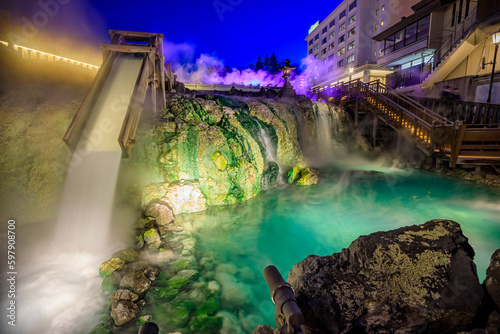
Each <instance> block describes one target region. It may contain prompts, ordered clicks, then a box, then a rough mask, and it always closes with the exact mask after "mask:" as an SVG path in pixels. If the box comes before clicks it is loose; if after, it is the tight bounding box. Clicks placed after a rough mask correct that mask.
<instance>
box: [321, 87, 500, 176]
mask: <svg viewBox="0 0 500 334" xmlns="http://www.w3.org/2000/svg"><path fill="white" fill-rule="evenodd" d="M318 97H319V98H323V99H325V100H329V101H333V102H334V103H335V102H337V103H348V104H350V105H351V106H352V109H353V110H352V114H353V118H354V124H355V125H358V123H359V116H360V114H361V113H362V112H363V111H364V113H368V114H371V115H372V116H373V136H372V137H373V140H374V144H375V140H376V131H377V126H378V120H382V121H383V122H385V123H386V124H387V125H388V126H390V127H391V128H392V129H394V130H395V131H397V132H398V133H399V134H402V135H403V136H405V137H406V138H409V139H410V140H411V141H412V142H413V143H414V144H415V145H416V146H417V147H418V148H419V149H420V150H421V151H422V152H423V153H424V154H426V155H427V156H429V157H430V156H432V157H434V158H436V159H439V160H446V161H449V165H450V167H455V166H456V165H457V164H469V165H495V164H500V105H492V104H486V103H475V102H464V101H444V100H438V99H413V98H410V97H408V96H405V95H403V94H400V93H398V92H396V91H394V90H392V89H389V88H388V87H387V86H385V85H384V84H382V83H380V82H379V81H372V82H368V83H363V82H361V81H360V80H355V81H350V82H346V83H344V82H342V83H339V84H336V85H333V86H331V87H330V88H329V89H326V90H324V91H322V92H321V93H320V94H319V96H318ZM444 115H446V116H447V117H445V116H444Z"/></svg>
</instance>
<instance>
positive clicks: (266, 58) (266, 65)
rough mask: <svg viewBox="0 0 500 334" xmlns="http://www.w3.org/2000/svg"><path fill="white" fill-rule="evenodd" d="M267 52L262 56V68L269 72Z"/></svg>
mask: <svg viewBox="0 0 500 334" xmlns="http://www.w3.org/2000/svg"><path fill="white" fill-rule="evenodd" d="M269 61H270V60H269V54H268V53H266V56H265V57H264V70H266V71H268V72H269V65H270V63H269Z"/></svg>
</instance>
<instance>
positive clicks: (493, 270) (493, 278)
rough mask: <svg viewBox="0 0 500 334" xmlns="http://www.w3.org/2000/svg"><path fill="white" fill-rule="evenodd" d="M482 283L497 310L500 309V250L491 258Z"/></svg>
mask: <svg viewBox="0 0 500 334" xmlns="http://www.w3.org/2000/svg"><path fill="white" fill-rule="evenodd" d="M484 283H485V285H486V290H487V291H488V293H489V295H490V296H491V298H492V299H493V301H494V302H495V304H496V306H497V309H500V249H497V250H496V251H495V253H493V255H492V256H491V261H490V265H489V267H488V269H487V270H486V279H485V280H484Z"/></svg>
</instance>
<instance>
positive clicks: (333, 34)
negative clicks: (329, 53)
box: [330, 31, 335, 39]
mask: <svg viewBox="0 0 500 334" xmlns="http://www.w3.org/2000/svg"><path fill="white" fill-rule="evenodd" d="M334 36H335V31H332V32H331V33H330V39H331V38H333V37H334Z"/></svg>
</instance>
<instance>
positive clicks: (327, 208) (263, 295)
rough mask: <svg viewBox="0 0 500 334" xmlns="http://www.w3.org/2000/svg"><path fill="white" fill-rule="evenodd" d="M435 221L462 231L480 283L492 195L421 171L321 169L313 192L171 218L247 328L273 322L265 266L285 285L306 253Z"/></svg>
mask: <svg viewBox="0 0 500 334" xmlns="http://www.w3.org/2000/svg"><path fill="white" fill-rule="evenodd" d="M438 218H442V219H451V220H454V221H456V222H458V223H459V224H460V225H461V226H462V229H463V231H464V234H465V235H466V236H467V237H468V238H469V242H470V244H471V245H472V246H473V248H474V250H475V252H476V256H475V263H476V265H477V269H478V275H479V278H480V280H481V281H483V280H484V277H485V273H486V269H487V267H488V264H489V261H490V257H491V255H492V254H493V252H494V251H495V250H496V249H498V248H500V193H499V192H498V191H496V190H494V189H491V188H486V187H484V186H480V185H475V184H474V183H471V182H465V181H457V180H454V179H451V178H448V177H445V176H439V175H435V174H432V173H429V172H425V171H402V170H390V169H386V170H384V172H380V173H365V172H361V171H360V172H347V171H341V170H338V169H337V170H334V171H322V173H321V176H320V182H319V184H318V185H316V186H311V187H296V186H283V187H278V188H274V189H269V190H267V191H264V192H262V193H261V194H260V195H259V196H258V197H256V198H254V199H252V200H250V201H248V202H246V203H243V204H240V205H234V206H229V207H219V208H212V209H210V210H207V211H206V212H202V213H198V214H191V215H181V216H179V217H178V218H177V221H178V222H179V223H180V224H183V225H186V226H188V228H189V227H191V228H192V229H193V233H194V237H195V239H196V240H197V246H196V247H197V248H196V257H197V259H198V262H199V263H200V266H201V269H202V270H203V271H202V275H203V276H204V277H205V278H206V279H207V280H213V279H214V278H215V279H216V280H217V281H218V282H219V283H220V284H221V285H222V291H223V296H224V295H225V297H227V298H224V297H223V299H222V302H221V309H223V313H224V312H226V316H228V317H233V320H236V318H237V320H238V321H241V323H242V327H243V329H244V330H248V331H249V332H251V330H252V329H253V327H252V326H255V325H257V324H259V323H266V324H270V325H273V326H274V306H273V304H272V302H271V300H270V296H269V289H268V287H267V285H266V283H265V281H264V279H263V276H262V271H263V269H264V268H265V267H266V266H268V265H271V264H272V265H275V266H276V267H277V268H278V269H279V270H280V272H281V273H282V275H283V277H284V278H285V279H286V278H287V276H288V272H289V271H290V269H291V268H292V267H293V265H294V264H296V263H298V262H300V261H301V260H302V259H304V258H305V257H307V256H308V255H310V254H315V255H322V256H323V255H330V254H332V253H335V252H339V251H340V250H341V249H342V248H346V247H348V246H349V245H350V243H351V242H352V241H354V240H355V239H356V238H357V237H358V236H360V235H366V234H370V233H372V232H376V231H385V230H391V229H395V228H398V227H402V226H407V225H413V224H423V223H425V222H426V221H428V220H431V219H438ZM207 263H210V265H205V264H207Z"/></svg>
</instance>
